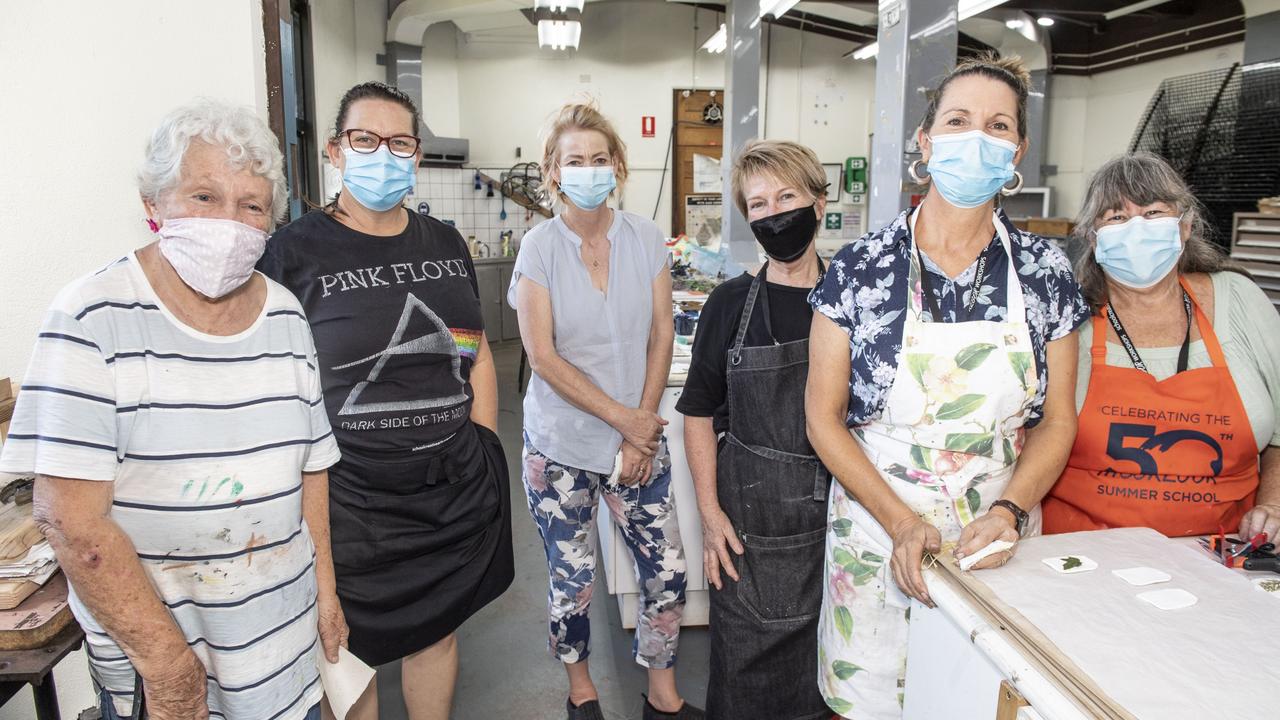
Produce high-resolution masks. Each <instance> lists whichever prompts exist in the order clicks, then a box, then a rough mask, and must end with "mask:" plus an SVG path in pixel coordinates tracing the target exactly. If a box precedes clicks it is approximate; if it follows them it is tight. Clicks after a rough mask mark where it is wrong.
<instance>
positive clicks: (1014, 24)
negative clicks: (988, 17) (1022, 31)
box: [1004, 18, 1022, 30]
mask: <svg viewBox="0 0 1280 720" xmlns="http://www.w3.org/2000/svg"><path fill="white" fill-rule="evenodd" d="M1004 26H1005V27H1007V28H1009V29H1010V30H1017V29H1018V28H1020V27H1022V21H1021V20H1019V19H1017V18H1013V19H1012V20H1005V21H1004Z"/></svg>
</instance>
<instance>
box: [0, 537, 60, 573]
mask: <svg viewBox="0 0 1280 720" xmlns="http://www.w3.org/2000/svg"><path fill="white" fill-rule="evenodd" d="M57 569H58V565H57V560H56V559H55V558H54V556H53V546H51V545H49V543H48V541H43V542H38V543H36V544H35V545H32V546H31V548H30V549H28V550H27V554H26V555H24V556H22V557H21V558H15V559H13V560H10V561H8V562H4V563H0V579H25V578H28V577H29V576H33V575H37V576H38V575H44V576H45V579H46V580H47V579H48V575H51V574H52V571H53V570H57ZM33 582H35V581H34V580H33Z"/></svg>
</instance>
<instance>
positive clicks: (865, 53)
mask: <svg viewBox="0 0 1280 720" xmlns="http://www.w3.org/2000/svg"><path fill="white" fill-rule="evenodd" d="M878 52H880V43H878V42H873V43H867V44H866V45H863V46H862V47H860V48H858V49H857V50H854V51H853V59H854V60H870V59H871V58H873V57H875V56H876V53H878Z"/></svg>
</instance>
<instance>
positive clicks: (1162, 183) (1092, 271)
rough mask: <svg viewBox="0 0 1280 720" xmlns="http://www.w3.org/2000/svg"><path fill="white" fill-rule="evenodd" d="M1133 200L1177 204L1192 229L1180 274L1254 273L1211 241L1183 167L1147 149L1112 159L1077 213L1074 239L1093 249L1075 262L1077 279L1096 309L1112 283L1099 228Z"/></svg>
mask: <svg viewBox="0 0 1280 720" xmlns="http://www.w3.org/2000/svg"><path fill="white" fill-rule="evenodd" d="M1126 200H1128V201H1129V202H1132V203H1133V204H1135V205H1144V206H1145V205H1150V204H1151V203H1155V202H1164V203H1169V204H1170V205H1173V206H1174V207H1175V208H1176V209H1177V212H1178V214H1179V215H1182V216H1183V222H1184V223H1186V222H1188V221H1189V222H1190V224H1191V231H1190V233H1189V234H1188V235H1187V239H1186V242H1185V243H1184V244H1183V248H1182V256H1181V257H1180V258H1178V272H1179V273H1181V274H1183V275H1186V274H1188V273H1214V272H1221V271H1224V270H1229V271H1231V272H1238V273H1240V274H1241V275H1244V276H1245V277H1251V276H1250V275H1249V272H1248V271H1247V270H1245V269H1244V267H1243V266H1242V265H1240V264H1239V263H1237V262H1235V261H1234V260H1232V259H1231V258H1230V257H1228V256H1227V255H1226V253H1224V252H1223V251H1222V248H1220V247H1219V246H1218V245H1216V244H1214V243H1213V241H1212V240H1210V239H1209V234H1210V232H1211V230H1210V228H1209V224H1208V223H1207V222H1206V221H1205V219H1204V206H1203V205H1201V204H1200V201H1199V200H1197V199H1196V197H1195V195H1194V194H1193V193H1192V192H1191V188H1189V187H1187V183H1186V182H1184V181H1183V179H1182V176H1180V175H1178V171H1177V170H1174V169H1173V168H1172V167H1170V166H1169V163H1167V162H1165V161H1164V160H1163V159H1161V158H1160V157H1158V156H1156V155H1153V154H1151V153H1148V152H1135V153H1131V154H1128V155H1121V156H1119V157H1115V158H1112V159H1111V160H1108V161H1107V162H1106V164H1104V165H1103V166H1102V167H1101V168H1098V172H1096V173H1094V175H1093V178H1092V179H1090V180H1089V189H1088V191H1087V192H1086V193H1085V198H1084V204H1082V205H1081V206H1080V213H1079V214H1078V215H1076V226H1075V229H1074V230H1072V231H1071V239H1072V240H1073V241H1074V242H1077V243H1081V244H1082V245H1083V246H1084V247H1086V248H1088V251H1087V252H1085V253H1084V254H1083V255H1081V256H1080V259H1079V260H1078V261H1076V281H1077V282H1079V283H1080V288H1081V289H1082V290H1083V291H1084V298H1085V300H1087V301H1088V303H1089V306H1090V307H1091V308H1093V311H1094V312H1098V311H1100V310H1101V309H1102V306H1103V305H1106V304H1107V281H1106V276H1105V274H1104V273H1103V271H1102V268H1101V267H1100V266H1099V265H1098V261H1097V260H1094V258H1093V244H1094V230H1095V229H1096V226H1097V224H1098V221H1099V220H1101V219H1102V216H1103V214H1104V213H1106V212H1107V211H1108V210H1115V209H1117V208H1120V207H1122V206H1123V205H1124V203H1125V201H1126Z"/></svg>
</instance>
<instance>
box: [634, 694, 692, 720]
mask: <svg viewBox="0 0 1280 720" xmlns="http://www.w3.org/2000/svg"><path fill="white" fill-rule="evenodd" d="M641 695H642V696H643V697H644V720H703V719H704V718H705V717H706V716H707V714H706V713H704V712H703V711H702V708H700V707H694V706H692V705H690V704H689V703H687V702H686V703H685V704H683V705H681V706H680V709H679V710H677V711H675V712H673V713H668V712H662V711H661V710H659V709H658V708H656V707H654V706H652V705H650V704H649V696H648V695H645V694H644V693H641Z"/></svg>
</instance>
